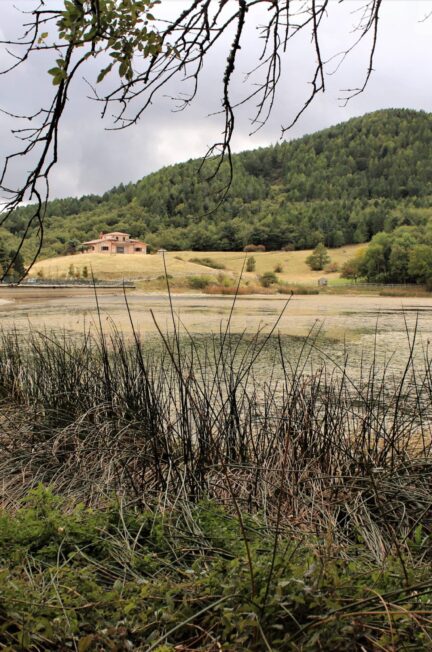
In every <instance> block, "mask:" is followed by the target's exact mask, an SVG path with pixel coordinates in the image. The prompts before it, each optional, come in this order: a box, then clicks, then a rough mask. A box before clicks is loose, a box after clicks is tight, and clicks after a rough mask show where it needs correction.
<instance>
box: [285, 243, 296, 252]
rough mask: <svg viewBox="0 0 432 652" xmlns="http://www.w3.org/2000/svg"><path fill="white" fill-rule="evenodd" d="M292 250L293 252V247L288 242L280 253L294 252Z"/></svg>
mask: <svg viewBox="0 0 432 652" xmlns="http://www.w3.org/2000/svg"><path fill="white" fill-rule="evenodd" d="M294 250H295V246H294V245H293V243H292V242H288V244H286V245H284V246H283V247H282V251H294Z"/></svg>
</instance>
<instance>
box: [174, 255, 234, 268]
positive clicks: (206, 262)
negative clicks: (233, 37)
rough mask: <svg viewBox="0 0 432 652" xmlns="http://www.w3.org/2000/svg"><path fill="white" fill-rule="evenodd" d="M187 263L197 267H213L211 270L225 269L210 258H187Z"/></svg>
mask: <svg viewBox="0 0 432 652" xmlns="http://www.w3.org/2000/svg"><path fill="white" fill-rule="evenodd" d="M176 257H177V256H176ZM189 262H190V263H196V264H197V265H204V266H205V267H213V269H225V265H223V264H222V263H218V262H217V261H216V260H213V259H212V258H189Z"/></svg>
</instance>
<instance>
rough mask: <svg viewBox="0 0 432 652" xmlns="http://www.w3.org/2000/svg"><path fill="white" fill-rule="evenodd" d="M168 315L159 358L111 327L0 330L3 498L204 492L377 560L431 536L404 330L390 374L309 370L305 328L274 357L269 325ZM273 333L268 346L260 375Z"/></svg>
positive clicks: (418, 394) (417, 376)
mask: <svg viewBox="0 0 432 652" xmlns="http://www.w3.org/2000/svg"><path fill="white" fill-rule="evenodd" d="M173 324H174V333H173V334H172V335H171V336H168V335H165V334H164V333H162V332H160V336H161V345H162V346H161V347H160V349H159V350H158V352H157V354H156V352H155V349H152V348H150V349H146V347H145V346H144V345H143V344H142V342H141V341H140V339H139V337H138V336H137V335H136V334H135V340H134V343H133V345H129V344H127V343H126V342H125V340H124V339H123V337H122V335H121V334H120V333H118V332H116V331H115V330H112V332H111V333H110V334H108V335H107V334H104V333H103V332H100V333H99V335H98V336H92V335H90V334H89V333H85V334H83V336H82V338H74V339H71V338H70V337H68V335H67V333H64V334H63V335H58V334H57V335H56V334H54V333H48V332H47V333H30V334H29V335H28V337H26V338H22V337H20V336H19V335H18V334H17V333H5V332H4V333H1V334H0V397H1V399H0V400H1V405H2V417H1V422H0V448H1V460H0V481H1V483H2V488H3V489H2V496H1V498H2V502H3V504H13V503H14V502H15V501H16V500H17V499H19V498H20V497H21V496H22V495H24V494H25V493H27V492H28V490H29V489H31V488H32V487H34V486H36V485H37V484H38V483H41V482H42V483H44V484H45V485H50V486H51V487H52V488H53V490H54V491H56V492H58V493H60V494H64V495H69V496H73V497H74V499H76V500H79V499H83V500H85V501H86V502H93V503H95V504H97V503H98V501H99V500H100V499H101V498H102V497H103V496H106V495H107V494H108V493H110V492H120V493H122V494H124V495H126V496H129V497H130V498H133V499H139V500H140V501H143V502H144V503H145V502H147V501H149V500H152V499H153V498H154V497H155V496H164V497H165V500H173V501H176V500H178V497H179V496H181V497H182V498H183V499H186V500H188V501H193V502H197V501H199V500H201V499H202V498H212V499H216V500H218V501H221V502H223V503H225V504H230V505H231V508H232V509H241V510H246V511H250V512H256V511H260V512H263V513H265V514H266V518H267V519H268V521H269V523H271V522H283V523H284V525H287V526H288V525H291V526H292V527H294V526H295V527H297V528H298V529H301V530H303V531H308V532H327V531H328V530H329V529H331V530H332V532H333V533H334V536H335V537H336V538H337V539H338V540H340V541H345V540H351V541H352V540H357V539H358V538H359V537H360V538H361V539H362V540H363V541H364V542H365V545H366V546H367V547H368V548H369V549H370V551H371V553H372V554H373V555H374V556H375V557H376V558H377V559H382V558H383V556H384V555H386V554H388V552H389V551H390V550H393V549H394V546H397V545H398V542H403V541H405V540H406V538H407V537H409V536H410V533H412V531H413V529H415V528H416V527H418V526H419V525H421V527H423V528H424V532H425V535H429V534H430V532H431V530H432V523H431V519H430V514H429V511H430V493H431V489H432V480H431V478H432V474H431V473H432V460H431V455H430V452H431V449H430V446H431V426H432V419H431V416H432V415H431V409H430V408H431V397H432V374H431V361H430V360H429V359H428V358H427V354H426V359H424V360H423V361H422V364H419V363H418V357H416V356H415V355H414V353H415V337H413V338H412V339H411V340H410V342H408V346H409V347H410V352H409V356H408V362H407V365H406V368H405V370H404V371H403V373H401V374H400V375H399V376H394V374H392V372H391V371H390V370H389V369H388V368H387V367H382V368H380V367H379V366H378V365H377V364H376V363H372V365H371V366H370V368H366V366H363V365H362V366H361V368H360V370H359V373H358V374H357V375H356V377H355V378H352V377H351V372H350V369H349V367H348V364H347V362H345V364H344V365H343V366H339V367H338V366H337V365H332V364H330V363H329V364H323V365H322V367H321V368H320V369H318V370H315V371H314V373H309V374H308V373H306V369H307V363H308V358H309V355H310V352H311V350H312V349H313V346H314V341H313V338H312V337H311V338H310V340H309V341H307V342H306V343H305V345H304V348H303V353H302V356H301V357H300V359H299V360H297V361H295V362H293V361H292V360H290V359H287V356H286V353H285V352H284V349H283V346H282V343H281V340H280V338H278V337H277V336H276V335H275V329H276V327H277V322H276V323H275V325H274V330H273V331H272V332H271V333H270V334H269V335H267V336H263V335H260V334H259V333H257V334H256V336H254V337H251V338H249V339H248V338H246V337H245V336H242V337H237V338H235V337H232V336H231V335H230V333H229V326H228V327H227V330H226V331H224V332H221V333H220V334H219V335H215V336H213V337H212V338H211V339H209V340H208V341H207V342H206V343H205V344H203V343H199V342H197V341H196V340H194V339H192V338H190V337H189V336H188V335H187V334H184V335H183V336H181V335H180V333H179V332H178V329H177V327H176V322H175V321H174V322H173ZM270 340H272V341H273V342H276V345H277V346H276V348H277V350H278V358H277V359H276V360H275V361H274V362H273V366H272V368H271V369H269V370H268V373H267V378H264V379H263V378H262V377H261V373H260V372H257V367H256V363H257V361H258V360H259V358H260V356H261V355H262V354H263V351H264V349H265V346H266V345H267V343H268V342H269V341H270ZM415 360H417V362H415ZM413 439H414V441H415V446H413V445H412V441H413Z"/></svg>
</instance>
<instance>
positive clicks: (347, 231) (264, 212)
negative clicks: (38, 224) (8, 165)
mask: <svg viewBox="0 0 432 652" xmlns="http://www.w3.org/2000/svg"><path fill="white" fill-rule="evenodd" d="M431 147H432V115H431V114H429V113H425V112H419V111H412V110H407V109H391V110H383V111H377V112H374V113H370V114H367V115H365V116H362V117H360V118H353V119H352V120H349V121H348V122H345V123H342V124H339V125H336V126H334V127H330V128H328V129H325V130H323V131H320V132H317V133H314V134H311V135H307V136H304V137H303V138H300V139H298V140H295V141H291V142H284V143H281V144H277V145H275V146H272V147H266V148H261V149H256V150H253V151H248V152H243V153H240V154H237V155H235V156H234V157H233V166H234V179H233V182H232V185H231V187H230V188H229V191H228V193H227V196H226V198H225V201H223V202H222V203H221V204H220V205H219V201H220V190H221V188H222V187H223V186H224V184H225V183H226V181H227V179H228V167H227V165H224V166H222V170H221V173H220V175H219V176H218V178H217V179H216V180H211V181H210V180H209V176H210V175H211V172H212V170H214V166H215V161H214V160H211V161H208V162H207V163H206V164H205V165H204V167H203V169H202V170H201V172H199V168H200V164H201V161H197V160H194V161H188V162H186V163H180V164H177V165H173V166H170V167H166V168H163V169H161V170H159V171H158V172H156V173H154V174H151V175H148V176H147V177H145V178H144V179H142V180H141V181H138V182H137V183H134V184H132V183H131V184H128V185H120V186H118V187H117V188H113V189H112V190H110V191H108V192H106V193H105V194H104V195H102V196H96V195H91V196H86V197H82V198H80V199H76V198H70V199H62V200H54V201H51V202H50V203H49V205H48V210H47V217H46V238H45V244H44V250H43V255H45V256H52V255H58V254H65V253H68V252H70V251H73V250H74V248H75V247H76V246H77V244H78V243H79V242H81V241H83V240H87V239H89V238H91V237H92V236H94V235H95V234H97V233H98V232H99V231H112V230H113V229H116V230H125V231H128V232H130V233H131V234H132V235H133V236H134V237H138V238H142V239H145V240H146V241H147V242H149V243H150V244H151V245H153V246H163V247H165V248H167V249H170V250H184V249H192V250H207V251H210V250H220V251H228V250H241V249H242V248H243V247H244V245H245V244H248V243H253V244H264V245H265V246H266V248H267V249H270V250H272V249H281V248H282V247H288V248H292V249H306V248H311V247H314V246H315V245H316V244H317V242H320V241H323V242H324V243H325V244H326V245H327V246H330V247H338V246H341V245H345V244H355V243H362V242H367V241H369V240H370V239H371V238H372V236H373V235H374V234H376V233H377V232H379V231H382V230H386V231H389V232H390V231H392V230H394V229H395V228H397V227H399V226H401V225H412V224H424V223H425V222H427V221H428V220H429V218H430V217H432V157H431V156H430V151H431ZM30 211H31V208H29V207H26V208H22V209H20V210H18V211H17V212H16V213H15V215H14V216H13V217H12V218H11V221H10V223H9V226H8V231H7V232H6V231H5V230H3V231H2V232H1V234H0V237H1V238H2V240H4V241H7V245H8V246H11V247H12V246H14V244H15V243H16V241H17V238H19V237H20V236H21V235H22V234H23V232H24V227H25V224H26V220H27V218H28V216H29V214H30ZM32 240H33V243H34V242H35V237H34V233H33V235H31V236H30V239H29V242H28V243H27V244H26V248H25V250H24V252H25V253H27V255H28V254H29V253H30V251H31V247H32ZM33 246H34V244H33Z"/></svg>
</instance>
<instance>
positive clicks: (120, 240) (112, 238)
mask: <svg viewBox="0 0 432 652" xmlns="http://www.w3.org/2000/svg"><path fill="white" fill-rule="evenodd" d="M82 247H83V249H84V251H85V253H86V254H146V253H147V244H146V243H145V242H141V240H135V239H134V238H131V237H130V235H129V233H122V232H121V231H113V232H112V233H100V234H99V238H97V240H88V241H87V242H83V243H82Z"/></svg>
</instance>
